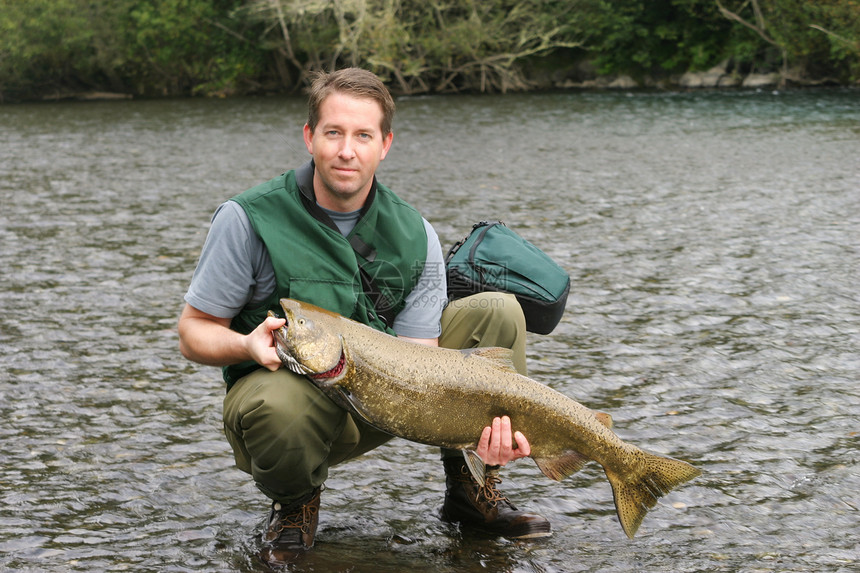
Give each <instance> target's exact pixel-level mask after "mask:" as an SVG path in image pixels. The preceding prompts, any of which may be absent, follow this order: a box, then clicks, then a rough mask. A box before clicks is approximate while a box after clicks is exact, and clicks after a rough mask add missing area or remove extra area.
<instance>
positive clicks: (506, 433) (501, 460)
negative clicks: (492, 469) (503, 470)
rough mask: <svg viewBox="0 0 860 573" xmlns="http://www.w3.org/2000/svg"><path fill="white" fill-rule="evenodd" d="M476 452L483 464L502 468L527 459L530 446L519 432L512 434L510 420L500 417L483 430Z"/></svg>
mask: <svg viewBox="0 0 860 573" xmlns="http://www.w3.org/2000/svg"><path fill="white" fill-rule="evenodd" d="M476 452H477V454H478V455H479V456H481V459H482V460H484V463H485V464H487V465H489V466H503V465H505V464H506V463H508V462H511V461H513V460H518V459H520V458H525V457H527V456H528V455H529V454H530V453H531V446H529V442H528V440H526V437H525V436H524V435H523V434H522V433H521V432H512V430H511V419H510V418H509V417H507V416H502V417H501V418H494V419H493V425H492V426H487V427H486V428H484V431H483V432H482V433H481V439H480V440H478V449H477V450H476Z"/></svg>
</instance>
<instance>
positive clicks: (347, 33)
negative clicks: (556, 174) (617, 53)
mask: <svg viewBox="0 0 860 573" xmlns="http://www.w3.org/2000/svg"><path fill="white" fill-rule="evenodd" d="M571 6H572V5H571V3H570V2H564V1H557V0H466V1H459V0H254V1H253V2H251V3H250V14H251V15H252V16H253V17H255V18H257V19H260V20H262V21H276V22H277V24H278V25H277V26H275V25H273V26H271V27H270V28H269V34H268V35H267V36H266V42H267V46H268V47H270V48H271V49H273V50H280V51H281V52H282V53H283V54H286V55H287V56H288V58H289V59H290V61H291V63H292V64H293V65H294V66H295V67H296V68H298V70H299V72H300V74H301V75H303V76H304V75H307V74H308V73H309V72H311V71H314V70H318V69H332V68H335V67H338V66H343V65H361V66H365V67H368V68H370V69H372V70H373V71H375V72H377V73H379V74H380V75H381V76H383V77H385V78H387V79H390V80H391V81H392V82H393V83H395V85H397V86H398V87H399V88H400V90H401V91H404V92H407V93H411V92H423V91H450V90H459V89H479V90H482V91H484V90H491V89H492V90H501V91H505V90H507V89H522V88H524V87H526V83H525V81H524V79H523V77H522V76H521V74H519V71H518V70H517V68H516V66H515V64H516V63H517V62H518V61H521V60H522V59H524V58H527V57H530V56H533V55H535V54H546V53H549V52H551V51H552V50H553V49H556V48H559V47H570V46H573V45H576V41H575V40H574V39H573V38H571V37H569V36H568V35H567V33H568V32H569V31H570V30H569V29H568V28H566V27H565V26H560V25H559V21H561V22H567V21H570V20H571V19H572V16H571V12H572V10H571Z"/></svg>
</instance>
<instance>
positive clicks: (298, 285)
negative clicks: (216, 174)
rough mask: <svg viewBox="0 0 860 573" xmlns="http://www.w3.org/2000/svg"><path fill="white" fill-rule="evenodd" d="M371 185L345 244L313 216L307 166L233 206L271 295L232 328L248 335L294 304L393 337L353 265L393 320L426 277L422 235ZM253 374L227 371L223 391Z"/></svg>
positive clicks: (412, 218) (416, 217)
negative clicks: (248, 230)
mask: <svg viewBox="0 0 860 573" xmlns="http://www.w3.org/2000/svg"><path fill="white" fill-rule="evenodd" d="M374 183H375V186H374V190H373V191H371V195H370V196H369V198H368V201H367V204H366V205H365V207H364V208H363V209H362V212H361V216H360V218H359V220H358V222H357V223H356V225H355V228H354V229H353V230H352V232H350V234H349V235H347V236H346V237H344V236H343V235H341V233H340V231H338V230H337V229H336V228H332V227H331V226H329V224H330V223H327V222H326V221H323V220H320V218H322V219H327V217H326V216H325V215H320V214H319V213H320V212H321V210H320V209H319V207H318V206H317V205H316V202H315V200H314V199H313V191H312V189H313V167H312V163H309V164H306V165H305V166H303V167H302V168H300V169H297V170H293V171H288V172H287V173H284V174H283V175H280V176H278V177H275V178H274V179H272V180H271V181H268V182H266V183H263V184H261V185H258V186H256V187H254V188H252V189H249V190H248V191H245V192H244V193H241V194H240V195H237V196H235V197H233V198H232V199H231V200H232V201H235V202H237V203H238V204H239V205H240V206H241V207H242V208H243V209H244V210H245V213H247V215H248V218H249V219H250V221H251V226H252V227H253V229H254V231H255V232H256V234H257V235H258V236H259V237H260V239H261V240H262V241H263V243H264V244H265V245H266V249H267V250H268V252H269V256H270V257H271V260H272V266H273V267H274V271H275V278H276V281H277V287H276V289H275V292H274V293H273V294H272V295H271V296H270V297H269V298H268V299H267V300H266V301H265V302H264V303H263V304H262V305H260V306H259V307H257V308H254V309H244V310H243V311H242V312H240V313H239V314H238V315H237V316H236V317H234V318H233V320H232V322H231V324H230V328H232V329H233V330H236V331H238V332H241V333H242V334H247V333H249V332H251V331H252V330H254V328H256V327H257V326H258V325H259V324H260V323H261V322H263V320H265V318H266V314H267V312H268V311H269V310H273V311H274V312H275V313H276V314H277V315H278V316H281V315H282V314H283V310H282V309H281V307H280V304H279V303H278V301H279V300H280V299H281V298H294V299H298V300H302V301H305V302H309V303H311V304H315V305H317V306H319V307H322V308H325V309H327V310H330V311H333V312H336V313H338V314H342V315H344V316H347V317H350V318H352V319H353V320H357V321H358V322H362V323H364V324H367V325H368V326H371V327H373V328H376V329H377V330H382V331H385V332H388V333H389V334H393V333H394V331H393V330H392V329H391V325H387V324H386V323H385V321H384V320H383V319H382V318H381V317H380V316H379V314H378V312H377V309H376V308H375V307H374V304H373V302H372V300H371V299H370V298H369V297H368V295H367V293H366V292H365V291H366V290H368V289H365V288H363V286H362V279H361V273H360V271H359V265H361V267H362V268H363V269H364V270H365V271H366V276H369V277H371V278H372V281H373V287H374V289H375V290H376V291H377V292H379V293H381V294H382V295H383V298H382V299H381V302H380V301H378V304H382V305H384V306H386V307H387V308H388V309H390V313H389V314H390V315H392V316H393V315H396V313H398V312H400V311H401V310H402V309H403V308H404V306H405V299H406V296H407V295H408V294H409V293H410V292H411V291H412V289H413V288H414V287H415V285H416V284H417V282H418V279H419V278H420V277H421V273H422V272H423V270H424V264H425V262H426V259H427V233H426V231H425V230H424V222H423V219H422V218H421V215H420V214H419V213H418V211H416V210H415V209H414V208H413V207H411V206H410V205H409V204H407V203H406V202H404V201H403V200H401V199H400V198H399V197H397V196H396V195H395V194H394V193H393V192H392V191H390V190H389V189H388V188H386V187H384V186H383V185H381V184H379V183H376V182H375V181H374ZM311 212H314V213H315V214H316V217H315V216H314V215H313V214H311ZM357 251H360V252H361V253H362V254H359V253H358V252H357ZM257 368H260V366H259V365H258V364H257V363H255V362H243V363H240V364H234V365H231V366H227V367H225V368H224V369H223V374H224V380H225V381H226V382H227V389H228V390H229V389H230V387H231V386H232V385H233V384H234V383H235V382H236V381H237V380H238V379H239V378H241V377H243V376H246V375H247V374H249V373H251V372H252V371H254V370H256V369H257Z"/></svg>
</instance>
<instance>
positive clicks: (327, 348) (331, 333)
mask: <svg viewBox="0 0 860 573" xmlns="http://www.w3.org/2000/svg"><path fill="white" fill-rule="evenodd" d="M280 303H281V308H282V309H283V310H284V318H285V319H286V321H287V322H286V324H284V326H282V327H281V328H279V329H277V330H275V331H274V332H273V337H274V341H275V351H276V352H277V353H278V358H280V359H281V362H282V363H283V364H284V366H286V367H287V368H288V369H289V370H291V371H293V372H295V373H296V374H300V375H303V376H307V377H309V378H311V379H312V380H313V381H314V382H315V383H318V384H319V383H324V382H329V381H332V380H334V379H337V378H338V377H339V376H340V375H341V374H342V373H343V369H344V368H343V367H344V351H343V340H342V339H341V335H340V333H339V330H338V328H337V323H338V320H339V319H340V318H341V317H340V316H339V315H337V314H334V313H331V312H328V311H326V310H323V309H321V308H319V307H316V306H313V305H311V304H308V303H304V302H300V301H297V300H293V299H287V298H284V299H281V301H280ZM270 314H272V313H270ZM272 315H273V314H272Z"/></svg>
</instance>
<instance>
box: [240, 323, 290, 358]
mask: <svg viewBox="0 0 860 573" xmlns="http://www.w3.org/2000/svg"><path fill="white" fill-rule="evenodd" d="M286 323H287V321H286V319H283V318H276V317H274V316H269V317H267V318H266V320H264V321H263V322H262V323H260V325H259V326H258V327H257V328H255V329H254V330H253V331H251V333H250V334H248V336H246V337H245V343H246V345H247V348H248V354H250V356H251V359H252V360H253V361H254V362H256V363H257V364H259V365H260V366H262V367H263V368H266V369H268V370H272V371H275V370H277V369H278V368H280V367H281V366H282V363H281V359H280V358H278V353H277V352H275V339H274V336H273V334H272V333H273V332H274V331H275V330H278V329H279V328H281V327H282V326H284V325H285V324H286Z"/></svg>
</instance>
